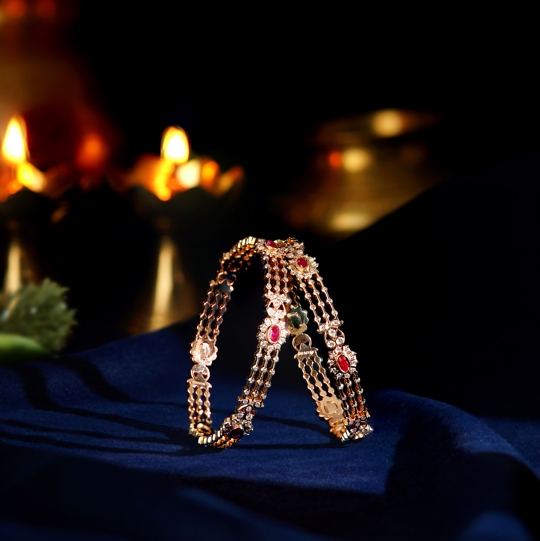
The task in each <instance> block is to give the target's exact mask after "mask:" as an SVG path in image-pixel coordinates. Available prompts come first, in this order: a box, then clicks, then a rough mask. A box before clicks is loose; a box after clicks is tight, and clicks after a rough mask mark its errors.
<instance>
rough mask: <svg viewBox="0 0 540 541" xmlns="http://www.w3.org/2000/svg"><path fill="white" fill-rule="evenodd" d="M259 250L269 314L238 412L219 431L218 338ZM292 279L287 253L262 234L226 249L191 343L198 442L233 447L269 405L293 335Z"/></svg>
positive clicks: (192, 412) (192, 411) (193, 426)
mask: <svg viewBox="0 0 540 541" xmlns="http://www.w3.org/2000/svg"><path fill="white" fill-rule="evenodd" d="M255 256H259V257H260V258H261V261H262V264H263V270H264V281H265V293H264V298H265V302H266V317H265V318H264V320H263V322H262V323H261V325H260V326H259V329H258V333H257V340H258V344H257V349H256V351H255V358H254V361H253V364H252V366H251V371H250V374H249V376H248V378H247V380H246V384H245V386H244V388H243V390H242V394H241V395H240V396H239V397H238V403H237V405H236V408H235V410H234V413H233V414H232V415H231V416H230V417H227V418H226V419H225V420H224V421H223V423H222V424H221V426H220V428H219V429H218V430H216V431H215V430H214V429H213V428H212V419H211V411H210V388H211V385H210V381H209V379H210V366H211V364H212V362H213V361H214V360H215V359H216V357H217V351H218V349H217V347H216V340H217V337H218V334H219V329H220V326H221V323H222V322H223V314H224V312H225V310H226V307H227V303H228V302H229V300H230V298H231V293H232V291H233V285H234V283H235V282H236V278H237V276H238V274H239V273H240V272H241V271H243V270H245V269H247V268H248V267H249V266H250V264H251V262H252V260H253V258H254V257H255ZM289 281H290V276H289V273H288V272H287V271H286V269H285V264H284V261H283V257H282V254H281V253H280V252H279V251H276V250H274V249H273V248H272V247H271V246H269V245H268V244H267V243H266V242H265V241H264V240H262V239H256V238H254V237H248V238H246V239H244V240H241V241H240V242H238V244H236V245H235V246H234V247H233V248H232V249H231V250H230V251H229V252H227V253H225V254H223V257H222V258H221V265H220V270H219V271H218V275H217V278H216V279H215V280H213V281H212V282H210V287H209V289H208V296H207V299H206V301H205V303H204V307H203V311H202V313H201V317H200V321H199V325H198V327H197V333H196V336H195V340H194V341H193V342H192V344H191V357H192V360H193V363H194V364H193V366H192V369H191V377H190V378H189V379H188V381H187V383H188V411H189V422H190V428H189V432H190V434H191V435H193V436H195V437H196V438H197V440H198V443H199V444H201V445H206V446H212V447H218V448H225V447H230V446H232V445H234V444H235V443H237V442H238V441H239V440H240V439H241V438H242V437H243V436H244V435H248V434H249V433H250V432H251V431H252V430H253V423H252V420H253V417H254V416H255V413H256V411H257V409H258V408H261V407H263V406H264V404H263V400H264V399H265V398H266V392H267V389H268V388H269V387H270V385H271V379H272V376H273V374H274V368H275V365H276V363H277V361H278V356H279V351H280V349H281V345H282V344H283V343H284V342H285V340H286V338H287V336H288V329H287V324H286V314H287V310H288V307H289V305H290V302H291V301H290V298H289V295H288V293H289V285H290V284H289Z"/></svg>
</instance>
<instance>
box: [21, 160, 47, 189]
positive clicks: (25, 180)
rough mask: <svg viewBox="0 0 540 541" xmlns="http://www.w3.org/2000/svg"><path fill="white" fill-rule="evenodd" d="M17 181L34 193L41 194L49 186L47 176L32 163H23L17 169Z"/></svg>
mask: <svg viewBox="0 0 540 541" xmlns="http://www.w3.org/2000/svg"><path fill="white" fill-rule="evenodd" d="M17 180H18V181H19V182H20V183H21V184H22V185H23V186H26V188H28V189H29V190H32V191H33V192H41V191H43V188H45V186H46V185H47V181H46V180H45V175H44V174H43V173H42V172H41V171H40V170H39V169H37V168H36V167H34V166H33V165H32V164H31V163H28V162H25V163H21V164H20V165H19V166H18V167H17Z"/></svg>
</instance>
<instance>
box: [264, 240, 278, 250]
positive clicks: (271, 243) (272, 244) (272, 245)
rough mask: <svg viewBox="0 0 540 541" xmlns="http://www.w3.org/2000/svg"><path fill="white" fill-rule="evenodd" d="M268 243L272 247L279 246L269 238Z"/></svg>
mask: <svg viewBox="0 0 540 541" xmlns="http://www.w3.org/2000/svg"><path fill="white" fill-rule="evenodd" d="M266 245H267V246H270V248H277V244H276V243H275V242H274V241H273V240H267V241H266Z"/></svg>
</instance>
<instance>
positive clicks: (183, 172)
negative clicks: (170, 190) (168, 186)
mask: <svg viewBox="0 0 540 541" xmlns="http://www.w3.org/2000/svg"><path fill="white" fill-rule="evenodd" d="M201 169H202V167H201V160H199V159H197V158H195V159H194V160H189V162H187V163H186V164H184V165H182V166H181V167H179V168H178V169H177V170H176V179H177V180H178V184H179V185H180V186H181V187H182V188H183V189H185V190H189V188H195V186H198V185H199V184H200V183H201Z"/></svg>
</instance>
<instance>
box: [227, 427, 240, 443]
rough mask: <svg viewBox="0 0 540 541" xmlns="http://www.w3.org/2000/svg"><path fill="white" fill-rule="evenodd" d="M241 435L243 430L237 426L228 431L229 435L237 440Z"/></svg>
mask: <svg viewBox="0 0 540 541" xmlns="http://www.w3.org/2000/svg"><path fill="white" fill-rule="evenodd" d="M243 435H244V431H243V430H242V429H241V428H240V427H239V426H238V427H236V428H233V429H232V430H231V431H230V432H229V436H230V437H231V438H233V439H235V440H239V439H240V438H241V437H242V436H243Z"/></svg>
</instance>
